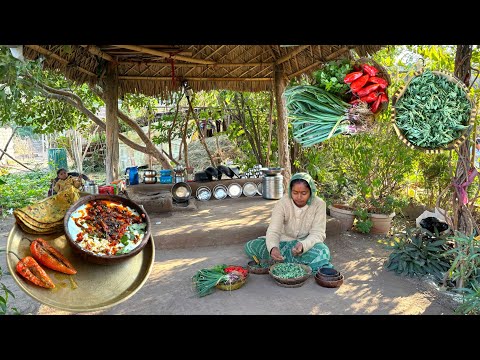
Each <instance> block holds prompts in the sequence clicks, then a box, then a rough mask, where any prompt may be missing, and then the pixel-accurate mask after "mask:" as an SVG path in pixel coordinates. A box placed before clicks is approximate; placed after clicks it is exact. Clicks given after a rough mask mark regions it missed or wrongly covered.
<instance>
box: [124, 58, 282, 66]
mask: <svg viewBox="0 0 480 360" xmlns="http://www.w3.org/2000/svg"><path fill="white" fill-rule="evenodd" d="M118 64H119V65H135V64H137V65H148V66H152V65H153V66H155V65H158V66H171V64H170V63H168V62H156V61H147V62H145V61H134V60H130V61H119V62H118ZM273 65H274V63H273V62H252V63H216V64H175V67H179V68H181V67H184V68H190V67H195V68H217V67H255V66H273Z"/></svg>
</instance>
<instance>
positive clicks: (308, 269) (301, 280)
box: [268, 263, 312, 285]
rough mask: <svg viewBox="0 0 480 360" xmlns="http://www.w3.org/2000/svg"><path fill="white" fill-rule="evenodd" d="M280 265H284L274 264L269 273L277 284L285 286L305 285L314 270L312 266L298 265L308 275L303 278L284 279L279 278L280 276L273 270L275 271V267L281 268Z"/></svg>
mask: <svg viewBox="0 0 480 360" xmlns="http://www.w3.org/2000/svg"><path fill="white" fill-rule="evenodd" d="M280 264H283V263H276V264H273V265H272V266H270V270H269V272H268V273H269V274H270V276H271V277H272V278H274V279H275V280H276V282H277V283H280V284H285V285H298V284H302V283H304V282H305V281H307V280H308V278H309V277H310V274H311V273H312V268H311V267H310V266H308V265H304V264H296V265H299V266H301V267H302V268H303V270H305V272H306V274H305V275H303V276H300V277H296V278H289V279H284V278H281V277H278V276H276V275H274V274H273V270H274V269H275V267H276V266H279V265H280Z"/></svg>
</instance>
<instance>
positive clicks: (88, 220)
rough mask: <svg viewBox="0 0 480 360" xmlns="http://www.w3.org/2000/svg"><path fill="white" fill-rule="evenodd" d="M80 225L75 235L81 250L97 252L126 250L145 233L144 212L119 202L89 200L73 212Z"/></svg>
mask: <svg viewBox="0 0 480 360" xmlns="http://www.w3.org/2000/svg"><path fill="white" fill-rule="evenodd" d="M72 220H73V222H74V223H75V225H77V227H78V228H79V231H78V233H77V234H76V236H75V235H74V236H73V238H74V239H75V241H76V243H77V244H78V245H79V246H80V247H82V248H83V249H84V250H87V251H89V252H92V253H95V254H97V255H100V256H106V255H120V254H126V253H128V252H130V251H131V250H133V249H134V248H136V247H137V246H138V245H139V244H140V243H141V242H142V239H143V237H144V236H145V230H146V226H147V223H146V221H145V214H141V215H140V214H139V213H138V212H137V211H136V210H133V209H131V208H130V207H128V206H125V205H123V204H121V203H119V202H115V201H111V200H92V201H90V202H88V203H86V204H85V205H82V206H81V207H79V208H78V209H77V211H76V212H75V213H73V214H72Z"/></svg>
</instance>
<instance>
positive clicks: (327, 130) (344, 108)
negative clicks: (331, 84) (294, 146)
mask: <svg viewBox="0 0 480 360" xmlns="http://www.w3.org/2000/svg"><path fill="white" fill-rule="evenodd" d="M285 98H286V105H287V110H288V115H289V118H290V119H291V123H292V126H293V137H294V139H295V141H297V142H298V143H300V144H301V145H302V146H305V147H308V146H312V145H315V144H318V143H320V142H322V141H325V140H327V139H329V138H331V137H333V136H337V135H339V134H345V133H355V132H357V131H358V128H357V125H364V124H365V123H367V122H369V121H371V120H372V117H373V116H372V113H371V111H370V110H369V109H368V108H367V106H366V104H365V103H360V104H359V105H358V106H352V105H351V104H348V103H346V102H344V101H342V100H341V99H340V98H338V97H336V96H334V95H332V94H330V93H328V92H327V91H325V90H323V89H320V88H318V87H316V86H312V85H299V86H294V87H291V88H289V89H287V90H286V91H285Z"/></svg>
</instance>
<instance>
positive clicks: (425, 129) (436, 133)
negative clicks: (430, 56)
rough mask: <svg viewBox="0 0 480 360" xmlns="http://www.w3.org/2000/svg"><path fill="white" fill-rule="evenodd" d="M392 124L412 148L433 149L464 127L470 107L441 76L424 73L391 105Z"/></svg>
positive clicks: (464, 96)
mask: <svg viewBox="0 0 480 360" xmlns="http://www.w3.org/2000/svg"><path fill="white" fill-rule="evenodd" d="M395 110H396V115H395V122H396V125H397V126H398V128H399V129H401V130H402V131H403V135H404V136H405V138H407V139H408V141H410V142H411V143H412V144H413V145H416V146H420V147H424V148H431V149H435V148H438V147H442V146H444V145H446V144H448V143H450V142H452V141H453V140H455V139H457V138H459V137H460V136H461V134H462V132H463V131H464V130H465V129H467V128H468V122H469V117H470V113H471V111H472V104H471V103H470V101H469V100H468V97H467V94H466V92H465V90H464V89H463V88H462V87H460V86H458V85H457V84H455V83H454V82H452V81H451V80H449V79H447V78H446V77H445V76H442V75H439V74H436V73H432V72H431V71H425V72H424V73H423V74H421V75H419V76H417V77H415V78H414V79H412V81H410V83H409V84H408V87H407V89H406V90H405V92H404V93H403V95H402V96H401V97H400V98H399V99H398V100H397V103H396V104H395Z"/></svg>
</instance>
